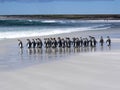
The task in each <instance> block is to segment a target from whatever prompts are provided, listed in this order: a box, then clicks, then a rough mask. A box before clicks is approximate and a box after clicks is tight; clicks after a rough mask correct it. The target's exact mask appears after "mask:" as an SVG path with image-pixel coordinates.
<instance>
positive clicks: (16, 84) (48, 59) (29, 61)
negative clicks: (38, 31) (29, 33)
mask: <svg viewBox="0 0 120 90" xmlns="http://www.w3.org/2000/svg"><path fill="white" fill-rule="evenodd" d="M116 31H117V32H116V33H118V32H119V31H118V30H116ZM98 32H99V34H98ZM116 33H115V32H114V31H112V32H109V31H106V32H103V31H91V32H90V31H88V32H87V31H86V32H75V33H70V34H60V35H53V36H45V37H59V36H62V37H66V36H69V37H71V38H72V37H78V36H84V37H86V36H89V35H94V36H95V37H96V38H97V40H99V37H100V36H101V35H103V36H104V37H106V36H107V35H113V34H115V35H116ZM118 34H119V33H118ZM31 38H33V37H31ZM41 38H42V39H43V38H44V37H41ZM21 40H22V41H23V43H24V48H23V53H22V52H21V51H20V50H19V49H18V46H17V44H18V42H17V40H16V39H10V40H6V41H5V40H4V41H0V42H1V44H0V49H1V50H0V86H1V90H66V89H67V90H80V89H82V90H98V89H100V90H120V86H119V83H120V80H119V76H120V59H119V56H120V38H112V42H113V43H112V46H111V48H109V47H107V46H106V45H104V47H103V48H101V47H100V46H99V44H98V45H97V47H96V48H92V49H91V48H90V47H89V48H79V49H74V48H71V49H70V50H65V51H64V50H62V52H61V50H59V49H57V50H52V53H51V51H49V50H48V51H46V50H45V49H44V48H43V50H42V51H39V50H35V51H34V50H32V52H31V53H30V51H28V50H27V48H26V47H25V43H26V38H21Z"/></svg>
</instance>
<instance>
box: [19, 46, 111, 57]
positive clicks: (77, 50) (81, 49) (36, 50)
mask: <svg viewBox="0 0 120 90" xmlns="http://www.w3.org/2000/svg"><path fill="white" fill-rule="evenodd" d="M97 49H99V50H98V51H104V50H107V51H109V50H111V46H107V47H106V49H105V48H104V47H103V46H101V47H99V48H98V47H75V48H67V47H66V48H44V49H42V48H28V49H27V53H28V55H33V54H41V55H42V54H48V55H51V54H52V55H56V54H57V55H59V54H71V53H85V52H86V53H87V52H96V51H97ZM19 53H20V54H21V55H22V54H23V49H20V50H19Z"/></svg>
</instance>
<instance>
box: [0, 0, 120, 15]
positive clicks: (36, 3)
mask: <svg viewBox="0 0 120 90" xmlns="http://www.w3.org/2000/svg"><path fill="white" fill-rule="evenodd" d="M24 14H28V15H34V14H120V0H0V15H24Z"/></svg>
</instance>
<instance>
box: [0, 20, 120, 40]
mask: <svg viewBox="0 0 120 90" xmlns="http://www.w3.org/2000/svg"><path fill="white" fill-rule="evenodd" d="M108 28H120V21H119V20H0V39H8V38H20V37H31V36H44V35H52V34H60V33H70V32H75V31H87V30H103V29H108Z"/></svg>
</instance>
